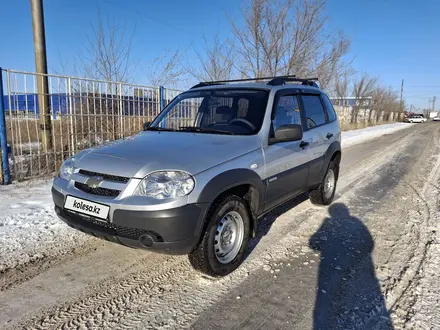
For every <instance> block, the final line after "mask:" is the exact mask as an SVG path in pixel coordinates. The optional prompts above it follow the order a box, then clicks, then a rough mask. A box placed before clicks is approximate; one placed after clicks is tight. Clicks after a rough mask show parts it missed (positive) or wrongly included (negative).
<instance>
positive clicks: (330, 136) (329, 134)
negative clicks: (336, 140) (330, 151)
mask: <svg viewBox="0 0 440 330" xmlns="http://www.w3.org/2000/svg"><path fill="white" fill-rule="evenodd" d="M325 137H326V138H327V139H329V140H330V139H331V138H332V137H333V134H332V133H327V135H326V136H325Z"/></svg>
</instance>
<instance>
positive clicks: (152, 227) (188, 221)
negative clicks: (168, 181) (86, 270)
mask: <svg viewBox="0 0 440 330" xmlns="http://www.w3.org/2000/svg"><path fill="white" fill-rule="evenodd" d="M52 198H53V201H54V204H55V211H56V213H57V215H58V216H59V218H60V219H61V220H63V221H64V222H66V223H67V224H68V225H69V226H70V227H72V228H75V229H78V230H80V231H82V232H85V233H87V234H90V235H93V236H96V237H100V238H103V239H106V240H108V241H111V242H115V243H119V244H122V245H125V246H129V247H133V248H142V249H147V250H155V251H158V252H163V253H168V254H188V253H190V252H191V251H193V250H194V248H195V247H196V246H197V243H198V241H199V238H200V235H201V232H202V229H203V224H204V219H205V215H206V212H207V209H208V206H209V204H188V205H185V206H181V207H177V208H173V209H165V210H156V211H140V210H128V209H115V210H113V216H112V218H111V222H110V221H102V220H98V219H96V218H94V217H89V216H84V215H81V214H79V213H76V212H71V211H68V210H66V209H64V208H63V206H64V201H65V196H64V194H63V193H61V192H59V191H58V190H57V189H55V188H54V187H52ZM90 200H91V201H93V198H90Z"/></svg>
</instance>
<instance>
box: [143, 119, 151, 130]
mask: <svg viewBox="0 0 440 330" xmlns="http://www.w3.org/2000/svg"><path fill="white" fill-rule="evenodd" d="M150 125H151V121H146V122H145V123H144V131H146V130H147V129H148V127H150Z"/></svg>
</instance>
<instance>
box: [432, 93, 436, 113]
mask: <svg viewBox="0 0 440 330" xmlns="http://www.w3.org/2000/svg"><path fill="white" fill-rule="evenodd" d="M435 100H436V97H435V96H434V97H433V98H432V112H434V111H435Z"/></svg>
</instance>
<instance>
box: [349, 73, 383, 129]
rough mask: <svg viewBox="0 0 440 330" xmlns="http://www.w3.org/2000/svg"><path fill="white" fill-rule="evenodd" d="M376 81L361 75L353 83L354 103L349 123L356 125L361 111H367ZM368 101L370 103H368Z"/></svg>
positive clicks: (376, 79)
mask: <svg viewBox="0 0 440 330" xmlns="http://www.w3.org/2000/svg"><path fill="white" fill-rule="evenodd" d="M377 81H378V78H377V77H370V76H369V75H367V74H365V73H364V74H362V75H361V76H359V77H357V78H356V79H355V80H354V82H353V96H354V98H355V103H354V105H353V108H352V113H351V122H352V123H356V122H357V119H358V115H359V111H360V110H361V109H365V110H366V109H367V105H368V106H370V107H371V97H372V96H373V92H374V88H375V86H376V83H377ZM369 100H370V101H369Z"/></svg>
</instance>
